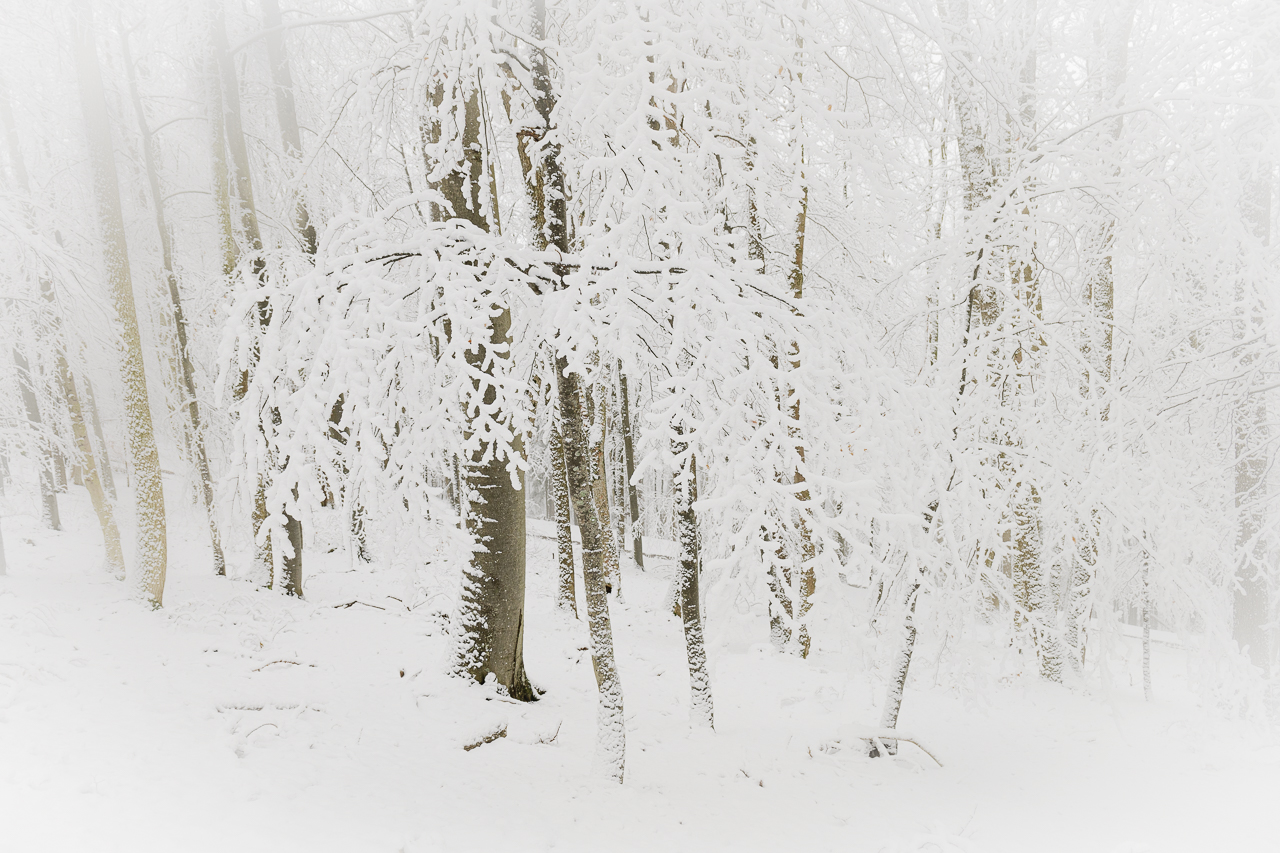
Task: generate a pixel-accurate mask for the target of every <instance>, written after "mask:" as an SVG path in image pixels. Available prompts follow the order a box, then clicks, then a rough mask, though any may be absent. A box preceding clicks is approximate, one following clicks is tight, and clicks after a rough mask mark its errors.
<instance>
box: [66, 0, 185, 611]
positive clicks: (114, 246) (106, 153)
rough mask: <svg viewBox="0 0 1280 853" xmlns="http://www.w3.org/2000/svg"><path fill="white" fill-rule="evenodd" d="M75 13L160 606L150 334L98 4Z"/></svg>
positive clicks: (161, 560)
mask: <svg viewBox="0 0 1280 853" xmlns="http://www.w3.org/2000/svg"><path fill="white" fill-rule="evenodd" d="M75 18H76V20H75V22H74V24H73V27H74V30H75V40H76V45H75V53H76V71H77V76H78V78H79V84H80V100H81V106H82V108H83V110H84V121H85V131H86V136H87V138H88V143H89V161H90V166H91V168H92V172H93V187H94V196H95V198H96V200H97V207H98V220H99V226H100V228H101V230H102V236H103V242H104V243H105V250H106V251H105V258H104V261H105V265H106V272H107V280H108V282H109V285H110V293H111V301H112V305H113V307H114V308H115V312H116V315H117V318H118V320H119V322H120V325H121V338H122V343H123V350H124V351H123V364H122V365H121V371H120V373H121V379H122V380H123V383H124V396H125V420H126V425H127V427H128V432H129V450H130V453H131V455H132V459H133V468H134V473H135V480H136V487H135V488H136V496H137V518H138V552H137V553H138V574H139V581H140V585H141V588H142V590H143V592H144V593H145V594H146V596H147V597H148V599H149V600H150V601H151V603H152V605H153V606H155V607H159V606H161V604H162V603H163V600H164V582H165V572H166V569H167V566H168V540H167V534H166V529H165V507H164V486H163V483H162V482H161V473H160V453H159V450H158V449H157V448H156V440H155V431H154V428H153V426H152V423H151V405H150V401H149V399H148V395H147V376H146V370H145V368H144V366H143V358H142V339H141V333H140V331H139V328H138V315H137V311H136V310H135V308H134V301H133V282H132V280H131V277H130V272H129V252H128V247H127V246H126V244H125V234H124V214H123V212H122V211H121V209H120V184H119V180H118V179H117V175H116V162H115V154H114V153H113V151H112V145H111V119H110V117H109V115H108V114H107V102H106V96H105V94H104V92H103V89H102V69H101V68H100V67H99V64H98V51H97V47H96V46H95V44H94V42H93V32H92V21H93V16H92V11H91V9H90V7H89V6H88V4H87V3H82V4H81V5H80V7H79V9H78V10H77V15H76V16H75Z"/></svg>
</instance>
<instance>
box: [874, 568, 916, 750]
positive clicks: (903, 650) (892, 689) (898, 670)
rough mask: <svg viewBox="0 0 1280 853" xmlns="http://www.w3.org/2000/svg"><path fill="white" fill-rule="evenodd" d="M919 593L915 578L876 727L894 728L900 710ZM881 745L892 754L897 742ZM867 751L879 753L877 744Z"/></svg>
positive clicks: (914, 637)
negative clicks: (878, 723) (878, 724)
mask: <svg viewBox="0 0 1280 853" xmlns="http://www.w3.org/2000/svg"><path fill="white" fill-rule="evenodd" d="M919 595H920V583H919V581H917V582H916V583H914V584H912V586H911V590H910V591H909V592H908V593H907V616H906V619H905V620H904V625H903V629H904V630H903V637H902V645H901V646H900V647H899V648H898V654H897V656H896V657H895V658H894V661H893V666H892V668H890V670H889V677H890V678H891V679H892V681H890V682H889V692H888V693H887V694H886V695H885V698H884V712H883V713H881V715H880V728H882V729H896V728H897V727H898V714H899V713H900V712H901V711H902V697H903V695H904V694H905V693H906V689H907V671H908V670H909V669H910V668H911V655H912V653H913V652H914V651H915V647H916V599H917V598H918V597H919ZM880 743H881V744H883V745H884V749H885V752H887V753H888V754H889V755H896V754H897V752H898V742H897V741H896V740H881V741H880ZM867 754H868V755H869V756H870V757H871V758H879V757H880V748H879V746H878V745H877V743H876V741H872V742H871V748H870V749H869V750H868V752H867Z"/></svg>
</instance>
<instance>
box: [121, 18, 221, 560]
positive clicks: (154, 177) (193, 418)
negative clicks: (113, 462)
mask: <svg viewBox="0 0 1280 853" xmlns="http://www.w3.org/2000/svg"><path fill="white" fill-rule="evenodd" d="M120 48H121V52H122V54H123V58H124V68H125V77H126V79H127V81H128V84H129V95H130V98H131V99H132V101H133V109H134V112H135V113H136V114H137V117H138V130H139V131H140V132H141V134H142V159H143V162H144V164H145V165H146V169H147V183H148V185H149V186H150V189H151V199H152V203H153V205H154V208H155V215H156V231H157V232H158V233H159V235H160V259H161V263H162V265H163V267H164V278H165V282H166V283H167V284H168V289H169V303H170V306H171V309H172V312H173V325H174V327H175V331H176V332H177V337H178V360H179V366H180V370H179V375H180V379H181V388H180V393H181V394H183V395H184V396H185V398H186V399H185V400H183V402H182V409H183V411H184V412H185V414H186V419H187V421H188V422H189V424H190V441H191V445H192V448H191V449H192V455H193V456H194V457H195V463H196V476H197V477H198V478H199V489H200V496H201V498H202V499H203V501H204V508H205V515H206V517H207V518H208V522H209V543H210V546H211V547H212V549H213V571H214V574H216V575H225V574H226V573H227V561H226V557H224V556H223V553H222V536H221V535H220V534H219V532H218V517H217V509H216V507H215V506H214V502H213V475H212V474H211V473H210V470H209V454H208V452H207V451H206V449H205V441H204V424H202V423H201V421H200V398H199V395H198V394H197V393H196V374H195V365H194V364H193V363H192V361H191V347H190V344H189V342H188V340H187V318H186V314H185V313H184V312H183V310H182V296H181V294H180V293H179V291H178V276H177V273H176V272H175V271H174V265H173V240H172V236H171V233H170V231H169V226H168V223H167V222H166V221H165V211H164V193H163V192H162V191H161V188H160V172H159V169H158V168H157V166H156V157H155V140H154V138H153V137H152V135H151V129H150V127H148V125H147V116H146V112H145V111H144V109H143V106H142V96H141V94H140V93H139V92H138V81H137V75H136V74H135V72H134V68H133V59H132V57H131V56H130V53H129V36H128V33H127V31H125V30H124V29H121V30H120Z"/></svg>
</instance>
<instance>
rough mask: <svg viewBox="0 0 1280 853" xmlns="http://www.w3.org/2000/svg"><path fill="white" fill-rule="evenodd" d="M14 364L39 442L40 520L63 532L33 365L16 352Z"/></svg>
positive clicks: (30, 420)
mask: <svg viewBox="0 0 1280 853" xmlns="http://www.w3.org/2000/svg"><path fill="white" fill-rule="evenodd" d="M13 364H14V367H16V368H17V371H18V388H19V390H20V391H21V393H22V405H23V406H24V407H25V408H26V410H27V421H28V422H29V423H30V424H31V427H32V430H33V431H34V432H35V434H36V440H37V441H39V442H40V448H41V450H40V453H41V457H42V458H41V460H40V518H41V520H42V521H44V523H45V525H46V526H47V527H48V528H49V529H50V530H61V529H62V516H61V515H60V514H59V513H58V490H57V485H56V484H55V483H54V479H53V457H52V453H53V451H52V450H51V449H50V447H49V443H48V441H46V440H45V436H44V419H43V418H41V417H40V400H39V398H37V397H36V387H35V383H34V381H33V377H32V375H31V366H30V365H29V364H28V363H27V359H26V357H25V356H24V355H23V354H22V353H21V352H19V351H18V350H17V348H16V347H15V348H14V350H13Z"/></svg>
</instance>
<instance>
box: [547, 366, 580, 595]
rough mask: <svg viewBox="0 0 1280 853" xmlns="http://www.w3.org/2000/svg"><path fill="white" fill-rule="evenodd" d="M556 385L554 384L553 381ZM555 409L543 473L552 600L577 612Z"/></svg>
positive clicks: (566, 490) (561, 444)
mask: <svg viewBox="0 0 1280 853" xmlns="http://www.w3.org/2000/svg"><path fill="white" fill-rule="evenodd" d="M557 387H559V386H558V384H557ZM553 408H554V409H555V410H556V411H555V414H554V415H553V417H554V418H555V422H554V423H553V424H552V425H551V466H550V471H549V472H548V474H547V479H548V483H549V486H550V491H551V499H552V502H553V504H554V505H555V519H556V565H557V567H558V568H559V573H558V577H559V583H558V584H557V585H556V604H557V606H559V607H560V608H562V609H564V610H569V611H571V612H572V613H573V616H574V618H575V619H576V618H577V616H578V590H577V583H576V582H575V580H574V570H573V527H572V526H571V525H570V519H569V481H568V479H567V477H568V475H567V473H566V471H565V461H564V439H563V437H562V436H561V434H560V413H559V409H560V406H559V402H558V401H557V403H556V405H555V406H553Z"/></svg>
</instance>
